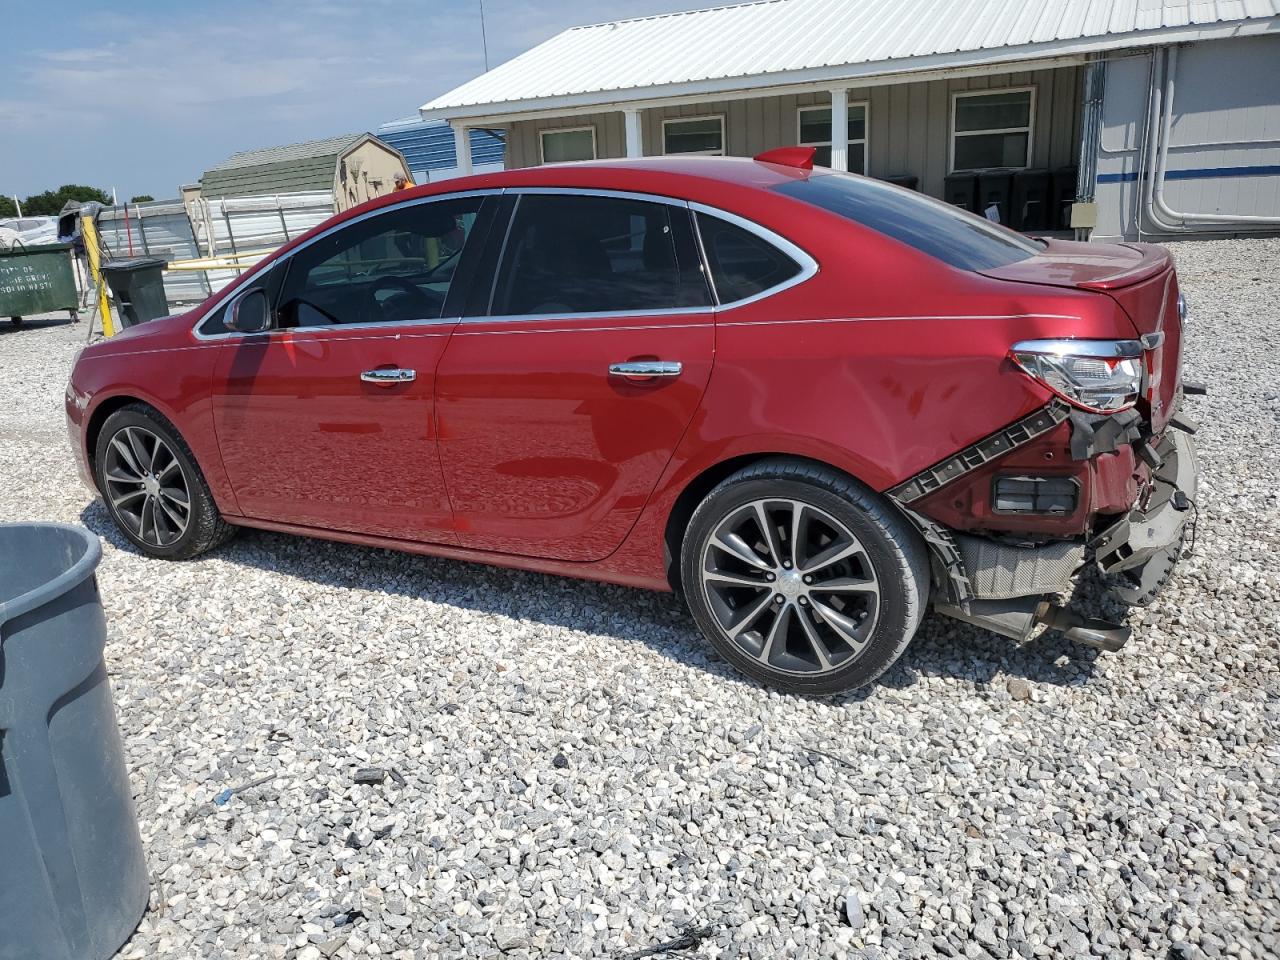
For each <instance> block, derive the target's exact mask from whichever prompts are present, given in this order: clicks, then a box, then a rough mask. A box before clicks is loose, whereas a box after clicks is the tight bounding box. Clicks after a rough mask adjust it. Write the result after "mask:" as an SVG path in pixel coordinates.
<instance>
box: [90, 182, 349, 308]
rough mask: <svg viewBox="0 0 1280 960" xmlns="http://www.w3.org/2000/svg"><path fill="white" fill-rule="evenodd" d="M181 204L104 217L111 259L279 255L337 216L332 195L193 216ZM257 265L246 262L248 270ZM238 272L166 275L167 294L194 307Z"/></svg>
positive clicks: (287, 197)
mask: <svg viewBox="0 0 1280 960" xmlns="http://www.w3.org/2000/svg"><path fill="white" fill-rule="evenodd" d="M190 212H191V213H192V214H194V216H195V222H194V230H193V223H192V220H191V218H190V216H189V215H188V210H187V208H186V207H185V206H184V205H183V203H182V201H180V200H157V201H153V202H151V203H142V204H129V220H128V225H127V226H126V223H125V213H124V207H108V208H106V209H104V210H103V211H102V212H101V213H100V214H99V215H98V221H97V222H98V232H99V235H100V236H101V237H102V242H103V244H104V245H105V246H106V248H107V252H108V254H109V255H110V256H111V257H113V258H116V259H119V258H122V257H128V256H130V255H131V254H130V249H129V241H130V238H132V240H133V250H132V256H144V255H145V256H155V257H163V258H164V259H165V260H193V259H197V258H200V257H205V256H209V255H210V254H211V253H212V254H214V255H227V254H231V253H236V252H240V253H243V252H247V251H261V252H263V255H265V252H268V251H271V250H275V249H276V248H277V247H280V246H283V245H284V244H285V243H286V242H287V241H289V240H292V239H293V238H294V237H296V236H298V235H299V234H303V233H306V231H308V230H310V229H311V228H312V227H314V226H317V225H318V224H321V223H323V222H324V221H325V220H328V219H329V218H330V217H331V216H333V194H332V192H331V191H329V190H320V191H313V192H309V193H292V194H289V193H284V194H277V195H271V196H262V197H233V198H224V199H213V200H209V199H207V198H202V199H200V200H197V201H196V202H195V203H194V204H193V205H192V208H191V211H190ZM252 262H254V261H252V260H247V261H245V264H244V265H245V266H248V265H250V264H251V263H252ZM237 275H238V272H237V271H236V270H208V271H199V270H195V271H187V270H184V271H165V275H164V290H165V296H166V297H167V299H168V300H169V302H170V303H194V302H199V301H201V300H203V299H204V298H205V297H206V296H208V295H209V293H211V292H213V291H216V290H219V289H221V288H222V287H224V286H225V285H226V284H228V283H230V282H231V281H232V280H234V279H235V278H236V276H237Z"/></svg>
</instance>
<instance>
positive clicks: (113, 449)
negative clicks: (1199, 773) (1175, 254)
mask: <svg viewBox="0 0 1280 960" xmlns="http://www.w3.org/2000/svg"><path fill="white" fill-rule="evenodd" d="M811 163H812V151H811V150H809V149H800V148H792V149H787V150H782V151H775V152H773V153H771V154H766V155H762V156H761V157H758V158H756V159H754V160H752V159H745V158H713V157H694V158H646V159H635V160H625V161H602V162H590V163H576V164H566V165H561V166H545V167H538V168H534V169H528V170H511V171H506V172H502V173H495V174H489V175H483V176H475V177H469V178H466V179H462V180H453V181H447V182H444V183H441V184H431V185H427V186H424V187H419V188H416V189H412V190H408V191H403V192H401V193H397V194H394V195H392V196H390V197H384V198H382V199H379V200H374V201H371V202H370V203H368V204H365V205H364V206H362V207H358V208H356V209H354V210H350V211H348V212H346V213H344V214H341V215H339V216H337V217H334V218H333V219H332V220H330V221H328V222H327V223H325V224H323V225H322V226H320V227H317V228H316V229H315V230H313V231H311V232H310V233H308V234H306V235H305V236H302V237H299V238H297V239H296V240H294V241H293V242H292V243H289V244H287V245H286V246H285V247H283V248H282V249H280V250H279V251H278V252H276V253H275V254H273V255H272V256H270V257H268V258H267V259H266V260H264V261H262V262H261V263H260V264H258V265H257V266H256V267H255V268H254V269H253V270H252V271H250V272H248V273H246V274H245V275H244V276H243V277H242V278H241V279H240V280H239V281H238V282H236V283H235V284H233V285H232V286H230V287H228V288H227V289H225V290H223V291H221V292H219V293H217V294H215V295H214V296H213V297H211V298H210V299H209V300H208V301H207V302H205V303H204V304H202V305H201V306H199V307H197V308H196V309H194V310H192V311H191V312H189V313H185V314H183V315H181V316H174V317H169V318H166V319H162V320H157V321H154V322H151V323H147V324H144V325H141V326H137V327H133V328H131V329H129V330H126V331H125V332H123V333H122V334H120V335H118V336H116V337H114V338H112V339H110V340H107V341H105V342H102V343H98V344H95V345H93V346H90V347H88V348H87V349H85V350H84V352H83V353H82V354H81V355H80V357H79V359H78V361H77V362H76V365H75V369H74V372H73V374H72V377H71V382H70V384H69V386H68V389H67V398H66V409H67V415H68V418H69V421H70V429H71V434H72V439H73V445H74V448H75V452H76V456H77V459H78V460H79V463H80V466H81V471H82V474H83V476H84V477H85V479H86V481H87V482H88V483H89V484H90V485H91V486H92V488H93V489H94V490H96V491H97V492H98V493H100V494H101V495H102V498H103V500H104V501H105V503H106V506H107V509H108V510H109V511H110V513H111V516H112V517H113V518H114V520H115V522H116V523H117V524H118V525H119V527H120V530H121V531H122V533H123V534H124V536H125V537H127V538H128V539H129V540H130V541H131V542H132V543H133V544H134V545H136V546H137V548H138V549H139V550H141V551H142V552H144V553H145V554H147V555H149V556H153V557H163V558H170V559H185V558H189V557H194V556H196V555H197V554H200V553H203V552H204V551H207V550H210V549H212V548H214V547H216V546H218V545H219V544H220V543H222V542H223V541H224V540H226V539H227V538H228V537H229V536H230V535H231V534H232V533H233V532H234V531H235V530H236V529H237V528H239V527H257V528H262V529H267V530H275V531H285V532H290V533H297V534H303V535H308V536H317V537H325V538H329V539H335V540H343V541H349V542H353V543H360V544H367V545H375V546H381V547H389V548H393V549H399V550H408V551H413V552H418V553H426V554H434V555H439V556H444V557H454V558H459V559H464V560H473V561H479V562H485V563H494V564H501V565H504V566H511V567H520V568H525V569H530V570H538V571H543V572H549V573H555V574H565V575H570V576H579V577H587V578H591V579H595V580H605V581H611V582H615V583H621V584H628V585H631V586H636V587H643V588H649V589H656V590H677V591H679V592H680V593H681V594H682V595H683V597H684V598H685V599H686V600H687V602H688V605H689V608H690V610H691V611H692V613H693V617H694V620H695V621H696V622H697V625H698V626H699V628H700V629H701V630H702V632H703V633H705V635H706V637H707V639H708V640H709V641H710V642H711V643H712V644H713V645H714V646H715V648H716V649H717V650H718V651H719V652H720V653H721V654H723V656H724V657H725V658H727V659H728V660H729V661H731V662H732V663H733V664H735V665H736V666H737V667H738V668H740V669H741V670H742V671H743V672H745V673H747V674H749V675H751V676H752V677H754V678H757V679H759V680H761V681H764V682H767V683H770V684H773V685H775V686H777V687H780V688H783V689H786V690H791V691H800V692H807V693H830V692H834V691H838V690H844V689H848V688H851V687H856V686H859V685H862V684H865V683H868V682H870V681H871V680H873V679H875V678H876V677H877V676H879V675H880V674H881V673H882V672H883V671H884V670H885V669H887V668H888V667H889V665H890V664H892V663H893V662H894V660H895V659H897V657H898V656H899V655H900V654H901V652H902V651H903V649H904V648H905V647H906V645H907V643H908V642H909V641H910V640H911V637H912V635H913V634H914V633H915V631H916V629H917V627H918V626H919V624H920V621H921V618H922V617H923V616H924V615H925V612H926V611H927V610H928V609H930V608H932V609H934V610H936V611H938V612H940V613H942V614H945V615H947V616H951V617H957V618H960V619H963V620H966V621H969V622H971V623H975V624H979V625H981V626H983V627H986V628H989V629H991V630H994V631H996V632H998V633H1001V634H1005V635H1007V636H1010V637H1013V638H1015V639H1023V638H1026V637H1028V636H1029V635H1030V634H1031V633H1032V632H1033V631H1035V630H1037V629H1040V628H1042V626H1044V625H1047V626H1048V627H1051V628H1056V629H1059V630H1062V631H1064V632H1065V633H1066V634H1067V635H1068V636H1069V637H1072V638H1074V639H1076V640H1079V641H1082V642H1084V643H1087V644H1091V645H1094V646H1097V647H1102V648H1104V649H1115V648H1116V647H1118V646H1119V645H1120V644H1121V643H1123V642H1124V641H1125V640H1126V639H1127V638H1128V630H1127V629H1126V628H1125V627H1124V626H1123V625H1121V624H1118V623H1107V622H1101V621H1098V620H1091V619H1088V618H1087V617H1085V616H1084V615H1083V614H1081V613H1080V612H1078V611H1077V610H1075V609H1073V607H1072V605H1071V604H1070V602H1066V603H1063V602H1061V601H1062V598H1069V597H1070V595H1071V594H1072V592H1073V589H1074V587H1075V584H1076V579H1077V577H1078V575H1079V574H1080V572H1081V571H1082V570H1083V569H1084V568H1085V567H1086V566H1087V565H1088V564H1096V565H1098V566H1099V567H1100V568H1101V569H1102V570H1103V571H1104V572H1106V573H1107V574H1110V575H1111V577H1110V579H1109V582H1110V584H1111V588H1112V589H1113V590H1114V591H1115V592H1116V593H1117V595H1118V596H1120V598H1121V599H1123V600H1125V601H1128V602H1139V603H1140V602H1145V601H1147V600H1149V599H1150V598H1151V597H1152V596H1154V594H1155V592H1156V591H1157V590H1158V589H1159V588H1160V586H1161V585H1162V584H1163V583H1164V581H1165V580H1166V579H1167V578H1168V576H1169V575H1170V572H1171V571H1172V569H1173V567H1174V564H1175V563H1176V561H1177V559H1178V557H1179V555H1180V551H1181V550H1182V546H1183V541H1184V537H1185V535H1186V532H1187V530H1188V524H1189V520H1190V518H1191V517H1192V516H1193V513H1194V511H1193V509H1192V508H1193V505H1194V497H1195V484H1196V459H1195V452H1194V449H1193V446H1192V442H1191V439H1190V435H1191V433H1192V432H1193V430H1194V427H1193V425H1192V424H1191V422H1190V420H1188V419H1187V418H1186V416H1185V415H1184V414H1183V413H1182V412H1181V411H1180V404H1181V401H1182V397H1183V395H1184V393H1193V392H1196V390H1197V389H1199V388H1197V387H1196V386H1195V385H1194V384H1191V383H1184V382H1183V381H1182V379H1181V371H1180V357H1181V351H1182V324H1183V321H1184V319H1185V316H1184V314H1185V308H1184V302H1183V299H1182V297H1181V295H1180V294H1179V291H1178V284H1177V279H1176V276H1175V273H1174V268H1173V264H1172V262H1171V260H1170V258H1169V256H1168V254H1167V253H1166V252H1165V251H1164V250H1162V249H1161V248H1159V247H1153V246H1142V245H1105V244H1083V243H1072V242H1067V241H1060V240H1037V239H1030V238H1028V237H1024V236H1021V235H1019V234H1015V233H1013V232H1011V231H1009V230H1006V229H1004V228H1003V227H1000V226H998V225H994V224H990V223H987V222H986V221H985V220H983V219H981V218H979V217H975V216H973V215H971V214H968V213H965V212H963V211H960V210H957V209H955V208H952V207H949V206H947V205H945V204H943V203H941V202H938V201H935V200H932V199H929V198H928V197H925V196H922V195H920V194H918V193H914V192H912V191H909V190H905V189H900V188H898V187H894V186H891V185H889V184H886V183H882V182H879V181H876V180H871V179H867V178H864V177H859V176H853V175H848V174H843V173H834V172H831V171H828V170H823V169H813V168H812V166H811Z"/></svg>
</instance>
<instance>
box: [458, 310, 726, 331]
mask: <svg viewBox="0 0 1280 960" xmlns="http://www.w3.org/2000/svg"><path fill="white" fill-rule="evenodd" d="M715 312H716V308H715V307H714V306H709V307H674V308H665V307H664V308H663V309H661V310H597V311H595V312H587V313H568V312H566V313H503V314H494V315H492V316H484V317H462V318H461V323H460V325H461V326H463V327H467V326H472V325H474V324H477V323H531V322H533V321H536V320H577V319H579V318H581V319H584V320H620V319H623V318H625V317H697V316H705V315H706V314H710V313H715Z"/></svg>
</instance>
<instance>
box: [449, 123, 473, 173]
mask: <svg viewBox="0 0 1280 960" xmlns="http://www.w3.org/2000/svg"><path fill="white" fill-rule="evenodd" d="M453 149H454V151H455V152H456V153H457V155H458V175H459V176H463V177H465V176H467V175H468V174H469V173H471V136H470V131H468V130H467V128H466V127H464V126H462V125H461V124H459V125H458V126H455V127H454V128H453Z"/></svg>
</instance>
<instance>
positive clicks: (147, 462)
mask: <svg viewBox="0 0 1280 960" xmlns="http://www.w3.org/2000/svg"><path fill="white" fill-rule="evenodd" d="M93 466H94V472H95V474H96V478H97V481H98V490H99V492H100V493H101V494H102V497H103V500H105V501H106V504H107V511H108V512H109V513H110V514H111V519H112V520H114V521H115V523H116V526H118V527H119V528H120V531H121V532H122V533H123V534H124V535H125V536H126V537H128V538H129V540H130V541H131V542H132V543H133V544H134V545H135V546H137V547H138V548H139V549H140V550H142V552H143V553H145V554H147V555H148V556H152V557H161V558H164V559H166V560H186V559H189V558H191V557H194V556H197V555H198V554H201V553H204V552H205V551H206V550H211V549H212V548H214V547H216V546H218V544H220V543H222V542H223V541H225V540H227V539H228V538H229V537H230V536H231V535H232V534H233V533H235V530H236V528H235V527H233V526H231V525H230V524H229V523H227V522H226V521H224V520H223V519H222V515H221V514H220V513H219V512H218V508H217V506H216V505H215V504H214V502H213V495H212V494H211V493H210V492H209V486H208V484H207V483H205V479H204V475H203V474H202V473H201V472H200V468H199V466H198V465H197V464H196V460H195V457H194V456H193V455H192V453H191V448H190V447H188V446H187V443H186V441H185V440H183V439H182V436H181V434H179V433H178V431H177V430H176V429H174V427H173V425H172V424H171V423H169V421H168V420H166V419H165V418H164V417H163V416H161V414H160V413H159V412H158V411H156V410H154V409H153V408H151V407H149V406H147V405H146V404H143V403H134V404H130V405H129V406H127V407H122V408H121V409H119V410H117V411H116V412H115V413H113V414H111V416H109V417H108V418H107V421H106V423H104V424H103V425H102V430H101V431H100V432H99V434H98V442H97V445H96V448H95V451H94V464H93Z"/></svg>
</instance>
